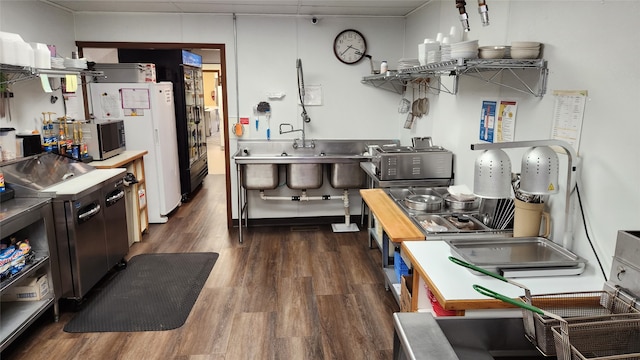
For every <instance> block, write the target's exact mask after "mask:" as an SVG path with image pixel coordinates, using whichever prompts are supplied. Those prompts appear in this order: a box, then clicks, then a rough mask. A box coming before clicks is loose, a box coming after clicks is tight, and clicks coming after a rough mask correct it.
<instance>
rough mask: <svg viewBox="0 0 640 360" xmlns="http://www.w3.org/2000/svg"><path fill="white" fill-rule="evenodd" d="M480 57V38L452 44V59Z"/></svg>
mask: <svg viewBox="0 0 640 360" xmlns="http://www.w3.org/2000/svg"><path fill="white" fill-rule="evenodd" d="M477 57H478V40H469V41H461V42H457V43H453V44H451V58H452V59H475V58H477Z"/></svg>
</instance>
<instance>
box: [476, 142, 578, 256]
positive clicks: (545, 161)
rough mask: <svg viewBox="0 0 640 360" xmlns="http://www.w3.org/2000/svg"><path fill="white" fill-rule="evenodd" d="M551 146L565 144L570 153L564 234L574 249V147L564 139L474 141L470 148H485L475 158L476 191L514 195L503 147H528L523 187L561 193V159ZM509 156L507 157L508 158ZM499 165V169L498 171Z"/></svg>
mask: <svg viewBox="0 0 640 360" xmlns="http://www.w3.org/2000/svg"><path fill="white" fill-rule="evenodd" d="M552 146H556V147H560V148H562V149H563V150H564V151H565V153H566V154H567V184H566V187H565V212H564V235H563V240H562V245H563V246H564V247H565V248H567V249H571V246H572V234H571V231H570V228H569V224H570V218H569V213H570V209H571V206H570V205H571V180H572V174H573V172H575V171H576V167H575V166H574V165H573V160H574V159H576V153H575V151H574V150H573V147H572V146H571V145H570V144H569V143H567V142H565V141H562V140H533V141H513V142H504V143H480V144H471V150H484V152H483V153H482V155H480V157H478V159H477V160H476V166H475V171H474V193H475V194H476V195H478V196H480V197H485V198H493V199H495V198H503V197H510V196H511V168H510V164H511V163H510V162H509V171H508V176H507V171H506V169H507V165H506V163H507V161H508V156H506V153H504V151H503V150H502V149H507V148H529V149H528V150H527V151H525V153H524V155H523V157H522V168H521V173H520V189H519V190H520V191H521V192H523V193H526V194H531V195H552V194H556V193H558V191H559V189H558V173H559V171H558V169H559V162H558V156H557V154H556V152H555V151H554V150H553V149H552V148H551V147H552ZM505 157H506V158H505ZM498 169H500V171H497V170H498Z"/></svg>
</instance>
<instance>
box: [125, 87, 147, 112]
mask: <svg viewBox="0 0 640 360" xmlns="http://www.w3.org/2000/svg"><path fill="white" fill-rule="evenodd" d="M120 94H121V96H122V108H123V109H151V100H150V97H149V89H120Z"/></svg>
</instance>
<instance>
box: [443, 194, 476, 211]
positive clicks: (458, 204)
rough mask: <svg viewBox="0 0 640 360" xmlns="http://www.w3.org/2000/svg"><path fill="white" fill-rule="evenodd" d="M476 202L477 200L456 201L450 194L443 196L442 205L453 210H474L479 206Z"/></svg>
mask: <svg viewBox="0 0 640 360" xmlns="http://www.w3.org/2000/svg"><path fill="white" fill-rule="evenodd" d="M477 200H478V199H477V198H476V199H473V200H457V199H454V198H453V196H451V195H450V194H447V195H445V196H444V203H445V205H446V207H447V208H449V209H453V210H475V209H477V208H478V206H479V203H478V201H477Z"/></svg>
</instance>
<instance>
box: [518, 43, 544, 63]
mask: <svg viewBox="0 0 640 360" xmlns="http://www.w3.org/2000/svg"><path fill="white" fill-rule="evenodd" d="M538 56H540V43H539V42H535V41H512V42H511V58H512V59H537V58H538Z"/></svg>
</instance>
